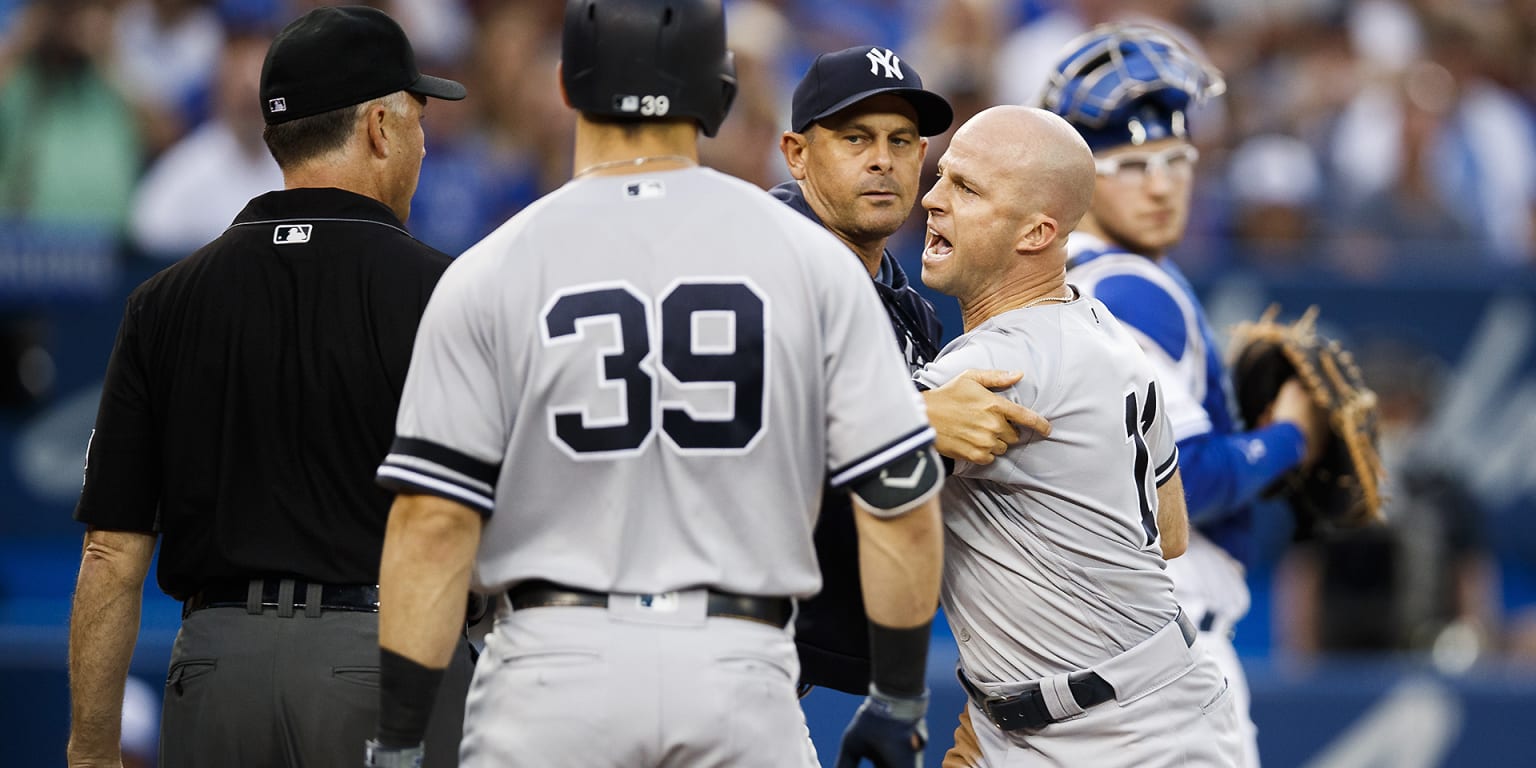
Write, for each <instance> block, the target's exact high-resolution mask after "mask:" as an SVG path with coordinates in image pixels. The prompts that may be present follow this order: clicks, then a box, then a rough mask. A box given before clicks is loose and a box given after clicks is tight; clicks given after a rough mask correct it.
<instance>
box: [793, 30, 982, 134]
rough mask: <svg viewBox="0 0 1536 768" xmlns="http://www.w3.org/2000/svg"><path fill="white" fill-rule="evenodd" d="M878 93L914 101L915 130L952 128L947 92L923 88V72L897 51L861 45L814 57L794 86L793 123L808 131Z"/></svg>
mask: <svg viewBox="0 0 1536 768" xmlns="http://www.w3.org/2000/svg"><path fill="white" fill-rule="evenodd" d="M880 93H891V94H895V95H897V96H900V97H902V98H904V99H906V100H907V101H909V102H911V104H912V108H913V109H916V110H917V132H918V134H919V135H921V136H936V135H938V134H941V133H943V132H944V131H946V130H948V129H949V124H950V123H951V122H954V119H955V112H954V110H953V109H951V108H950V106H949V102H948V101H945V100H944V97H943V96H940V95H938V94H937V93H934V92H933V91H926V90H923V78H922V77H920V76H919V75H918V74H917V70H915V69H913V68H912V65H911V64H908V63H906V62H905V61H902V60H901V57H900V56H897V55H896V53H895V52H894V51H892V50H891V49H889V48H881V47H880V46H870V45H859V46H854V47H853V48H844V49H843V50H841V51H836V52H834V53H823V54H822V55H820V56H817V57H816V61H815V62H813V63H812V64H811V69H810V71H809V72H806V73H805V77H803V78H801V79H800V84H799V85H797V86H795V99H794V106H793V108H792V110H791V113H790V128H791V129H792V130H794V132H795V133H805V129H806V128H809V127H810V125H811V123H814V122H816V121H817V120H820V119H822V118H823V117H826V116H828V115H831V114H835V113H837V112H840V111H842V110H844V109H846V108H848V107H850V106H852V105H853V104H855V103H857V102H860V101H863V100H865V99H867V98H869V97H871V96H874V95H876V94H880Z"/></svg>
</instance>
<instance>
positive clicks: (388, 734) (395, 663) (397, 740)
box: [378, 648, 447, 749]
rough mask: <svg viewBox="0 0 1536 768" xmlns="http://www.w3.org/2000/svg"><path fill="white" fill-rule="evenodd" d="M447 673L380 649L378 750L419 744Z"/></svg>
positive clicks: (424, 735) (423, 736) (424, 734)
mask: <svg viewBox="0 0 1536 768" xmlns="http://www.w3.org/2000/svg"><path fill="white" fill-rule="evenodd" d="M446 671H447V670H442V669H431V668H428V667H426V666H423V665H421V664H418V663H416V662H415V661H412V660H411V659H408V658H406V657H404V656H401V655H400V654H398V653H395V652H394V651H391V650H389V649H387V648H380V649H379V738H378V743H379V746H381V747H385V748H389V749H398V748H401V747H411V746H416V745H419V744H421V742H422V740H423V739H424V738H425V737H426V733H427V721H428V720H430V719H431V717H432V704H433V702H435V701H436V700H437V688H438V686H439V685H441V684H442V681H443V674H444V672H446Z"/></svg>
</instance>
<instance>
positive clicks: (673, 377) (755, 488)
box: [379, 168, 932, 597]
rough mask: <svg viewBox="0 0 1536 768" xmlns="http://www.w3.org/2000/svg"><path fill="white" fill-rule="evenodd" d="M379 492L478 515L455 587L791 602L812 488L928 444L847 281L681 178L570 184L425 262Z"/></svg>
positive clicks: (816, 250)
mask: <svg viewBox="0 0 1536 768" xmlns="http://www.w3.org/2000/svg"><path fill="white" fill-rule="evenodd" d="M414 354H415V357H414V358H413V364H412V367H411V374H410V377H409V378H408V379H407V381H406V387H405V395H404V398H403V401H402V406H401V411H400V417H399V420H398V424H397V433H398V437H397V439H396V442H395V445H394V447H393V448H392V450H391V452H390V455H389V457H388V458H387V459H386V461H385V463H384V465H383V466H382V467H381V468H380V469H379V476H380V478H381V480H382V481H384V482H387V483H391V484H394V485H396V486H397V487H403V488H408V489H411V490H414V491H416V492H426V493H436V494H440V495H444V496H447V497H449V498H453V499H456V500H459V501H460V502H462V503H464V504H467V505H469V506H471V507H473V508H476V509H478V510H480V511H481V512H482V513H483V514H485V515H486V516H487V518H488V519H487V521H486V527H485V530H484V534H483V537H482V541H481V546H480V551H479V553H478V557H477V561H476V568H475V573H474V583H475V584H476V586H477V587H479V588H481V589H485V590H493V589H498V588H502V587H505V586H506V585H510V584H513V583H516V582H520V581H523V580H527V579H546V580H550V581H554V582H557V583H560V584H564V585H567V586H571V587H577V588H582V589H589V590H596V591H604V592H623V593H662V592H667V591H670V590H677V589H687V588H694V587H701V586H707V587H710V588H713V589H717V590H724V591H730V592H738V593H743V594H749V595H780V596H800V597H804V596H808V595H811V594H814V593H815V592H816V591H817V589H818V588H819V587H820V576H819V573H818V570H817V565H816V560H815V556H814V553H813V549H812V544H811V530H812V526H813V525H814V523H815V518H816V509H817V506H818V502H819V500H820V494H821V490H822V484H823V478H824V477H826V476H827V475H828V473H829V472H830V475H831V479H832V483H833V484H834V485H840V484H842V483H846V482H848V481H849V480H852V479H855V478H857V477H859V476H861V475H863V474H865V473H867V472H869V471H870V470H872V469H878V468H879V467H880V466H882V465H883V464H884V463H886V462H888V461H890V460H892V459H895V458H898V457H902V456H906V455H907V454H909V453H911V452H912V451H913V450H914V449H916V448H920V447H922V446H924V445H926V444H928V443H930V442H931V441H932V430H931V429H930V428H929V427H928V425H927V421H926V418H925V416H924V412H923V410H922V403H921V399H920V398H919V397H918V395H917V393H916V392H915V391H914V390H913V389H912V387H911V385H910V383H909V381H908V380H907V379H906V377H905V376H903V375H902V374H903V372H904V371H905V369H904V367H903V365H902V360H901V357H900V356H899V355H898V354H897V352H896V350H894V349H893V348H892V346H891V343H890V327H889V325H888V323H887V322H886V317H885V313H884V312H883V311H882V310H881V307H880V303H879V301H878V299H877V298H876V296H875V294H874V292H873V290H871V288H870V283H869V278H868V275H867V274H865V273H864V272H862V271H861V270H860V269H859V265H858V262H857V260H855V259H851V258H849V257H848V252H847V249H846V248H845V247H844V246H843V245H842V244H841V243H839V242H838V241H837V240H836V239H835V238H833V237H832V236H831V235H830V234H828V233H827V232H826V231H825V230H823V229H822V228H821V227H818V226H816V225H815V224H814V223H812V222H810V221H807V220H806V219H805V218H804V217H802V216H800V215H799V214H797V213H795V212H794V211H791V210H789V209H788V208H787V207H785V206H784V205H782V204H780V203H779V202H777V201H775V200H774V199H773V198H772V197H770V196H768V195H767V194H765V193H763V192H762V191H761V190H758V189H756V188H755V187H752V186H750V185H748V184H745V183H743V182H739V181H737V180H735V179H731V178H729V177H727V176H724V175H722V174H719V173H716V172H714V171H710V170H707V169H702V168H693V169H687V170H681V171H666V172H657V173H653V174H646V175H629V176H612V177H592V178H585V179H577V180H574V181H572V182H571V183H569V184H567V185H566V186H565V187H563V188H562V189H560V190H558V191H557V192H555V193H554V194H551V195H549V196H548V197H546V198H544V199H543V200H541V201H540V202H538V203H537V204H535V205H533V206H531V207H529V208H528V209H527V210H525V211H524V212H523V213H521V214H519V215H518V216H516V217H514V218H513V219H512V220H511V221H509V222H508V223H507V224H506V225H504V226H503V227H502V228H500V229H499V230H497V231H496V232H495V233H493V234H492V235H490V236H489V237H488V238H486V240H484V241H482V242H481V243H480V244H479V245H477V246H475V247H474V248H472V249H470V250H469V251H468V252H466V253H465V254H464V255H463V256H461V257H460V258H459V259H458V261H457V262H455V264H454V265H453V266H452V267H450V268H449V270H448V273H447V275H445V277H444V279H443V282H442V283H440V284H439V286H438V289H437V291H436V292H435V293H434V294H433V297H432V301H431V303H430V304H429V306H428V308H427V312H426V315H425V317H424V318H423V320H422V326H421V331H420V333H419V335H418V338H417V345H416V349H415V353H414Z"/></svg>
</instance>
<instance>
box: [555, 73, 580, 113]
mask: <svg viewBox="0 0 1536 768" xmlns="http://www.w3.org/2000/svg"><path fill="white" fill-rule="evenodd" d="M555 83H556V84H557V85H559V86H560V100H561V101H563V102H565V105H566V106H567V107H571V109H575V107H572V106H571V97H570V95H569V94H567V93H566V92H565V62H563V61H557V62H555Z"/></svg>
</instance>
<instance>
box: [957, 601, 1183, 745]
mask: <svg viewBox="0 0 1536 768" xmlns="http://www.w3.org/2000/svg"><path fill="white" fill-rule="evenodd" d="M1174 621H1175V622H1176V623H1177V624H1178V625H1179V632H1180V634H1182V635H1184V644H1185V645H1194V644H1195V636H1196V633H1195V627H1194V624H1192V623H1190V621H1189V619H1188V618H1186V617H1185V616H1184V612H1183V611H1182V610H1181V611H1179V614H1178V615H1177V616H1175V617H1174ZM955 674H956V675H957V676H958V677H959V678H960V686H961V687H963V688H964V689H965V692H966V694H967V695H968V696H970V697H971V701H972V702H974V703H975V704H976V708H977V709H980V710H981V711H982V712H983V713H984V714H986V716H987V718H988V719H990V720H991V721H992V724H993V725H996V726H997V727H998V728H1000V729H1002V730H1005V731H1019V730H1028V731H1036V730H1039V729H1041V728H1044V727H1045V726H1047V725H1050V724H1051V723H1054V722H1056V718H1055V717H1053V716H1051V711H1050V709H1049V708H1047V707H1046V706H1045V695H1044V694H1042V693H1041V692H1040V684H1039V683H1038V682H1034V683H1030V684H1029V687H1027V688H1025V689H1024V690H1022V691H1020V692H1019V693H1017V694H1014V695H1012V696H988V695H987V694H986V693H984V692H982V690H981V689H980V688H977V687H976V684H975V683H972V682H971V681H970V679H969V678H967V677H966V676H965V671H964V670H962V669H959V668H956V670H955ZM1067 688H1068V689H1069V690H1071V691H1072V698H1073V699H1074V700H1076V701H1077V706H1079V707H1081V708H1083V709H1090V708H1092V707H1097V706H1098V705H1100V704H1103V703H1104V702H1106V701H1109V700H1110V699H1113V698H1115V687H1114V686H1112V685H1110V684H1109V681H1108V680H1105V679H1104V678H1102V677H1099V674H1098V673H1097V672H1093V671H1091V670H1084V671H1082V672H1073V673H1072V674H1070V675H1067Z"/></svg>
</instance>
